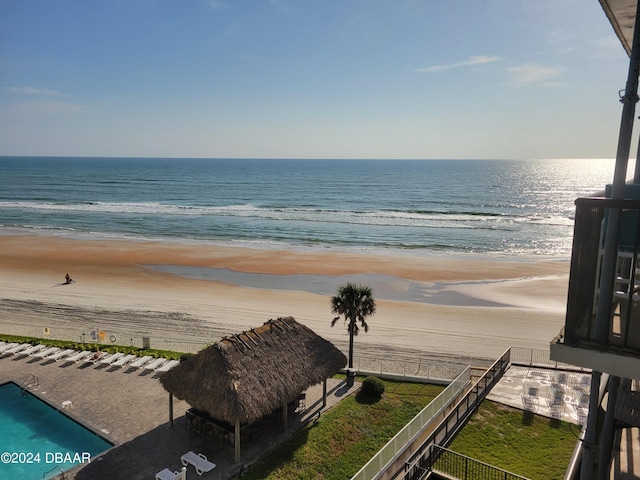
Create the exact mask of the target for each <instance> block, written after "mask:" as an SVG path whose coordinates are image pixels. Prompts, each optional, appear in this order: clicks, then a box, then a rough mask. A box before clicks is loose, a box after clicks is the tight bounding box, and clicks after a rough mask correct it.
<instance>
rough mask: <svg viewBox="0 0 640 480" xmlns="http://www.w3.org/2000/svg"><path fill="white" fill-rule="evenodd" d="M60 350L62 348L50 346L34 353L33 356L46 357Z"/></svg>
mask: <svg viewBox="0 0 640 480" xmlns="http://www.w3.org/2000/svg"><path fill="white" fill-rule="evenodd" d="M59 351H60V349H59V348H58V347H49V348H45V349H44V350H40V351H39V352H36V353H34V354H33V356H34V357H38V358H46V357H48V356H49V355H54V354H55V353H56V352H59Z"/></svg>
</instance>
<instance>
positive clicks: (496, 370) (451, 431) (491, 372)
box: [391, 349, 511, 480]
mask: <svg viewBox="0 0 640 480" xmlns="http://www.w3.org/2000/svg"><path fill="white" fill-rule="evenodd" d="M510 353H511V352H510V349H509V350H507V351H506V352H505V353H504V354H502V356H501V357H500V358H499V359H498V360H496V361H495V363H494V364H493V365H492V366H491V367H490V368H489V369H488V370H487V371H486V372H485V374H484V375H482V376H481V377H480V379H479V380H478V381H477V382H476V383H475V384H474V385H473V386H472V388H471V389H470V390H469V392H468V393H467V395H465V397H464V398H463V399H462V400H460V402H458V404H457V405H456V406H455V407H454V408H453V410H451V412H450V413H449V414H448V415H447V417H446V418H445V419H444V420H443V421H442V423H440V424H439V425H438V426H437V427H436V428H435V429H434V431H433V433H432V434H431V435H429V437H428V438H427V439H426V440H425V441H424V443H423V444H422V445H421V447H420V448H419V449H418V450H417V451H416V452H415V453H414V455H413V456H412V458H411V459H410V460H409V461H408V462H407V463H406V464H405V467H404V469H403V470H402V471H401V472H398V473H397V474H396V475H395V476H393V477H391V478H400V477H402V478H403V479H404V480H419V479H422V478H424V477H425V475H426V473H427V472H429V471H430V470H431V467H432V466H433V463H434V461H435V460H436V458H434V456H433V455H432V453H433V450H432V448H431V447H432V446H433V445H440V446H443V447H446V446H447V445H449V443H450V442H451V441H452V440H453V438H454V437H455V435H456V434H457V433H458V431H459V430H460V429H461V428H462V426H463V425H464V424H465V423H466V422H467V420H468V419H469V418H470V417H471V415H472V414H473V412H475V411H476V409H477V408H478V406H479V405H480V403H482V401H483V400H484V399H485V397H486V396H487V394H488V393H489V392H490V391H491V389H492V388H493V386H494V385H495V384H496V383H498V381H499V380H500V378H502V375H503V374H504V372H505V371H506V370H507V368H508V367H509V365H510V363H511V361H510Z"/></svg>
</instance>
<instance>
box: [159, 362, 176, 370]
mask: <svg viewBox="0 0 640 480" xmlns="http://www.w3.org/2000/svg"><path fill="white" fill-rule="evenodd" d="M179 363H180V360H169V361H168V362H167V363H165V364H164V365H162V366H161V367H160V368H158V372H168V371H169V370H171V369H172V368H173V367H175V366H176V365H178V364H179Z"/></svg>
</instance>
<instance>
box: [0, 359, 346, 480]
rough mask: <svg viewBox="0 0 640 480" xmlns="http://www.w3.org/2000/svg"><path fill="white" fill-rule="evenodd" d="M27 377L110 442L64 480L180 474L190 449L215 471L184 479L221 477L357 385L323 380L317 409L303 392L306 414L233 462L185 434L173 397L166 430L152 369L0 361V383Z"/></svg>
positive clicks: (244, 445) (266, 429)
mask: <svg viewBox="0 0 640 480" xmlns="http://www.w3.org/2000/svg"><path fill="white" fill-rule="evenodd" d="M30 374H34V375H36V376H37V377H38V381H39V386H30V387H29V390H30V391H32V392H33V393H34V394H36V395H37V396H38V397H40V398H42V399H43V400H46V401H47V402H49V403H50V404H51V405H52V406H54V407H55V408H57V409H59V410H61V411H63V412H64V413H66V414H67V415H69V416H70V417H72V418H74V419H75V420H77V421H79V422H80V423H82V424H83V425H85V426H87V427H89V428H91V429H92V430H94V431H95V432H96V433H98V434H100V435H101V436H103V437H104V438H106V439H107V440H109V441H110V442H112V443H113V444H114V447H113V448H111V449H110V450H108V451H107V452H105V453H104V454H102V455H99V456H98V457H97V458H92V459H91V463H87V464H82V465H79V466H78V467H74V468H73V469H71V470H69V471H67V472H65V477H64V478H65V479H66V480H69V479H77V480H84V479H87V480H88V479H91V480H101V479H105V480H106V479H108V480H111V479H113V478H127V479H131V480H135V479H152V478H154V476H155V474H156V473H157V472H159V471H161V470H163V469H164V468H169V469H170V470H172V471H176V470H180V468H181V467H182V465H181V463H180V456H181V455H183V454H184V453H186V452H188V451H190V450H192V451H194V452H196V453H203V454H204V455H206V456H207V458H208V459H209V460H210V461H212V462H213V463H215V464H216V468H214V469H213V470H212V471H211V472H209V473H205V474H204V475H202V476H201V477H199V476H196V473H195V471H194V468H193V467H192V466H189V467H187V475H188V477H189V478H203V479H211V480H213V479H227V478H230V477H232V476H234V475H235V474H237V473H238V472H240V470H241V469H244V468H246V466H247V465H248V464H251V463H253V462H255V461H256V460H257V459H259V458H260V457H261V456H263V455H264V454H265V453H267V452H268V451H269V450H270V449H271V448H272V447H273V446H275V445H277V444H278V443H280V442H282V441H283V440H284V439H285V438H287V437H288V436H290V435H291V434H292V432H294V431H295V430H297V429H299V428H300V427H301V426H302V425H304V424H306V423H307V422H311V421H314V420H315V419H317V418H318V417H319V415H320V414H321V413H322V411H324V410H326V409H328V408H331V406H333V405H335V404H336V403H337V402H339V401H340V400H341V399H342V398H345V397H346V396H347V395H349V394H351V393H353V392H354V391H356V390H357V388H358V384H357V383H356V384H355V385H354V386H352V387H350V388H349V387H348V386H347V384H346V383H345V382H344V381H341V380H335V379H329V380H328V381H327V406H326V407H325V408H324V409H323V408H322V385H321V384H320V385H316V386H313V387H311V388H310V389H309V390H307V399H306V409H305V410H304V411H303V412H301V413H299V414H295V415H293V416H291V417H290V418H289V422H288V431H287V432H284V431H283V428H282V425H281V423H279V422H277V423H272V424H270V425H269V424H267V425H265V426H263V427H262V428H261V429H259V430H256V431H254V432H253V433H252V435H251V438H249V439H243V441H242V442H241V462H239V463H235V462H234V448H233V447H232V446H229V445H227V444H225V443H224V442H221V441H218V442H216V441H215V440H213V439H211V438H209V437H207V436H198V435H196V434H190V433H189V432H187V429H186V420H185V412H186V411H187V409H188V408H189V405H188V404H187V403H185V402H183V401H180V400H177V399H175V398H174V401H173V411H174V426H173V427H171V426H170V424H169V394H168V393H167V392H166V391H165V390H164V388H163V387H162V385H161V384H160V382H159V381H158V374H156V373H155V372H153V371H149V370H145V369H144V368H143V369H130V368H127V367H124V368H118V367H111V366H108V365H104V364H100V363H98V364H93V363H86V362H83V361H80V362H78V363H69V362H65V361H64V359H62V360H58V361H54V360H48V359H41V358H35V357H29V356H20V355H2V356H1V357H0V384H2V383H5V382H9V381H12V382H15V383H17V384H18V385H20V384H21V383H22V382H23V381H24V380H25V379H26V378H27V377H28V376H29V375H30ZM69 402H70V403H69ZM52 468H55V465H52Z"/></svg>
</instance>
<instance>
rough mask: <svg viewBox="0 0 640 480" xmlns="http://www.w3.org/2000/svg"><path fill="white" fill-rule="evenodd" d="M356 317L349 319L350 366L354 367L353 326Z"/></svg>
mask: <svg viewBox="0 0 640 480" xmlns="http://www.w3.org/2000/svg"><path fill="white" fill-rule="evenodd" d="M354 324H355V319H352V320H350V321H349V368H350V369H351V368H353V326H354Z"/></svg>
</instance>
